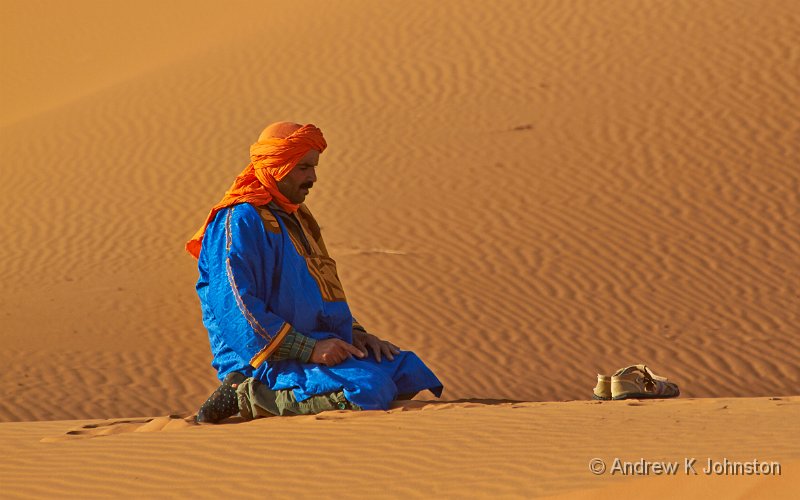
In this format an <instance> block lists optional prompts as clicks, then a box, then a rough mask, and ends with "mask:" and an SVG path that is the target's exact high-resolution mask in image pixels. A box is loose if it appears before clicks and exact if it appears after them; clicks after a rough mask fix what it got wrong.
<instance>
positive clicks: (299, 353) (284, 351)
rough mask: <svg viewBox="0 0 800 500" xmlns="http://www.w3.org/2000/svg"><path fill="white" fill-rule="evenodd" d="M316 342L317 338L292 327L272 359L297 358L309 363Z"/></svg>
mask: <svg viewBox="0 0 800 500" xmlns="http://www.w3.org/2000/svg"><path fill="white" fill-rule="evenodd" d="M316 343H317V341H316V340H314V339H312V338H311V337H307V336H306V335H303V334H302V333H300V332H298V331H297V330H295V329H294V327H292V329H291V330H290V331H289V333H288V334H287V335H286V337H285V338H284V339H283V342H282V343H281V345H280V346H279V347H278V349H276V350H275V353H274V354H273V355H272V356H271V357H270V359H271V360H272V361H283V360H286V359H296V360H298V361H300V362H302V363H308V361H309V360H310V359H311V353H312V352H313V351H314V345H315V344H316Z"/></svg>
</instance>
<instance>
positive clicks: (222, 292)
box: [201, 205, 294, 368]
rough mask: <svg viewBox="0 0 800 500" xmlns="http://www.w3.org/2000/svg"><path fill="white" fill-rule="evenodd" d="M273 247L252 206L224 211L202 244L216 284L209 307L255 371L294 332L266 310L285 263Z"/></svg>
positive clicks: (226, 336)
mask: <svg viewBox="0 0 800 500" xmlns="http://www.w3.org/2000/svg"><path fill="white" fill-rule="evenodd" d="M212 226H213V227H212ZM273 243H274V241H273V240H271V239H270V238H269V237H268V236H267V235H266V233H265V231H264V227H263V224H262V222H261V219H260V218H259V217H258V214H257V213H256V212H255V209H253V208H252V207H251V206H249V205H236V206H233V207H231V208H229V209H227V210H222V211H220V212H219V213H218V216H217V218H216V219H215V220H214V222H213V223H212V225H211V226H209V228H208V229H207V231H206V235H205V237H204V238H203V250H202V252H201V259H203V260H204V261H205V265H206V267H207V271H208V275H209V277H210V278H211V279H209V287H210V288H211V289H210V290H209V293H208V294H207V296H206V300H207V302H208V304H207V305H208V306H209V308H210V309H211V312H212V313H213V315H214V317H215V318H216V322H217V325H218V326H219V328H220V330H221V333H222V336H223V338H224V340H225V343H226V344H228V346H230V348H231V349H233V350H234V351H235V352H236V353H237V354H238V355H239V356H241V357H242V359H245V360H249V363H250V365H251V366H253V368H257V367H258V366H259V365H261V363H263V362H264V361H265V360H266V359H267V358H269V357H270V356H271V355H272V354H273V353H274V352H275V351H276V350H277V349H278V347H280V345H281V344H282V343H283V341H284V339H285V338H286V337H287V336H288V335H289V333H290V332H292V331H293V330H294V329H293V327H292V325H291V324H289V323H288V322H287V321H284V320H283V319H282V318H280V317H279V316H278V315H276V314H274V313H272V312H270V311H269V310H268V308H267V303H268V301H269V297H270V294H271V293H272V292H273V290H272V281H273V279H272V278H273V274H274V272H275V270H276V265H277V262H279V260H280V259H278V258H277V256H276V255H275V252H276V251H275V248H273Z"/></svg>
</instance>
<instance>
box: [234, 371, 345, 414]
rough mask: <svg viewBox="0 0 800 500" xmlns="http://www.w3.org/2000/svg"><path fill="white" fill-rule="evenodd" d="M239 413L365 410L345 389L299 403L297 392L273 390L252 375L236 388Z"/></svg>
mask: <svg viewBox="0 0 800 500" xmlns="http://www.w3.org/2000/svg"><path fill="white" fill-rule="evenodd" d="M236 395H237V397H238V398H239V414H240V415H241V416H242V417H243V418H244V419H245V420H252V419H254V418H260V417H270V416H273V415H278V416H285V415H315V414H317V413H320V412H323V411H328V410H356V411H358V410H361V407H360V406H358V405H356V404H353V403H351V402H350V401H348V400H347V399H346V398H345V397H344V393H343V392H342V391H338V392H332V393H330V394H320V395H318V396H311V397H310V398H308V399H306V400H305V401H300V402H298V401H297V399H296V398H295V397H294V391H292V390H290V389H283V390H279V391H273V390H271V389H270V388H268V387H267V386H266V385H264V384H262V383H261V382H259V381H258V380H255V379H253V378H248V379H247V380H245V381H244V382H242V383H241V384H239V386H238V387H237V388H236Z"/></svg>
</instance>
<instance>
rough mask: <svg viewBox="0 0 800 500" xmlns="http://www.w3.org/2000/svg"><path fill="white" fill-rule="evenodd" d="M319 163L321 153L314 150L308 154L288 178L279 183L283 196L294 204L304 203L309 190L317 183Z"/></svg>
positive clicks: (287, 175)
mask: <svg viewBox="0 0 800 500" xmlns="http://www.w3.org/2000/svg"><path fill="white" fill-rule="evenodd" d="M318 163H319V151H317V150H316V149H312V150H311V151H309V152H308V153H306V154H305V156H303V157H302V158H301V159H300V161H299V162H297V165H295V167H294V168H293V169H292V170H291V171H290V172H289V173H288V174H286V177H284V178H283V179H281V180H279V181H278V190H279V191H280V192H281V194H283V195H284V196H285V197H287V198H288V199H289V201H290V202H292V203H295V204H300V203H303V201H304V200H305V199H306V195H308V190H309V189H311V186H313V185H314V183H315V182H317V172H316V169H317V164H318Z"/></svg>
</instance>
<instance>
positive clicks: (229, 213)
mask: <svg viewBox="0 0 800 500" xmlns="http://www.w3.org/2000/svg"><path fill="white" fill-rule="evenodd" d="M298 215H305V217H298V218H296V219H295V220H298V221H301V220H302V221H305V222H304V223H303V224H300V227H302V228H303V231H302V232H301V235H302V236H303V237H304V238H307V239H304V241H298V238H297V234H298V232H297V231H296V230H295V231H293V232H290V231H288V229H287V227H286V223H285V222H284V221H283V220H282V219H281V217H279V216H276V215H275V212H273V211H272V210H271V209H269V207H268V206H264V207H254V206H252V205H250V204H247V203H243V204H239V205H234V206H232V207H229V208H226V209H223V210H220V211H219V212H218V213H217V214H216V217H215V218H214V220H213V221H212V222H211V223H210V224H209V225H208V227H207V228H206V232H205V235H204V237H203V246H202V250H201V252H200V258H199V261H198V268H199V271H200V278H199V280H198V281H197V294H198V295H199V297H200V303H201V306H202V311H203V323H204V324H205V326H206V328H207V329H208V337H209V342H210V344H211V351H212V354H213V356H214V359H213V361H212V366H213V367H214V368H215V369H216V370H217V375H218V377H219V378H220V380H222V379H223V378H225V376H226V375H227V374H228V373H230V372H233V371H236V372H241V373H243V374H244V375H246V376H248V377H254V378H256V379H257V380H259V381H261V382H262V383H264V384H266V385H267V386H268V387H269V388H270V389H273V390H279V389H293V390H294V394H295V397H296V398H297V400H298V401H304V400H306V399H308V398H309V397H311V396H313V395H317V394H326V393H330V392H335V391H339V390H344V394H345V397H347V399H348V400H349V401H351V402H352V403H355V404H357V405H359V406H360V407H361V408H363V409H365V410H376V409H383V410H385V409H387V408H388V407H389V403H390V402H391V401H392V400H393V399H395V398H396V397H397V396H398V395H399V394H414V393H416V392H419V391H422V390H425V389H429V390H430V391H431V392H433V393H434V394H435V395H436V396H440V395H441V391H442V384H441V382H439V379H438V378H436V375H434V374H433V372H431V370H430V369H428V367H427V366H425V364H424V363H423V362H422V360H420V359H419V358H418V357H417V356H416V355H415V354H414V353H413V352H410V351H401V352H400V354H398V355H395V357H394V361H389V360H388V359H385V358H384V359H383V360H382V361H381V362H380V363H379V362H377V361H375V359H374V358H372V356H367V357H365V358H363V359H357V358H349V359H347V360H345V361H344V362H342V363H340V364H338V365H336V366H332V367H328V366H324V365H320V364H315V363H302V362H300V361H297V360H293V359H288V360H281V361H272V360H270V356H271V354H272V353H274V351H275V349H276V348H277V346H278V345H280V343H281V341H282V340H283V338H284V337H285V335H286V334H287V333H288V332H289V331H290V329H291V328H294V329H295V330H297V331H298V332H300V333H302V334H303V335H306V336H308V337H311V338H313V339H316V340H323V339H329V338H339V339H342V340H344V341H345V342H348V343H352V327H353V317H352V314H351V313H350V308H349V307H348V305H347V301H346V300H345V297H344V291H343V290H342V288H341V284H340V283H339V282H338V275H337V273H336V267H335V266H336V264H335V262H334V261H333V260H332V259H330V258H329V257H328V256H327V251H326V250H325V249H324V243H322V240H321V236H320V235H318V234H312V233H313V231H309V230H308V227H309V226H308V224H313V225H314V229H316V230H317V233H318V226H316V223H315V222H314V221H313V217H311V213H310V212H309V211H308V209H307V208H305V206H301V210H300V211H299V212H298ZM317 237H319V238H318V239H317ZM301 239H303V238H301ZM309 243H310V244H311V245H310V246H309ZM316 243H319V245H322V250H320V246H319V245H318V244H316Z"/></svg>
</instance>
